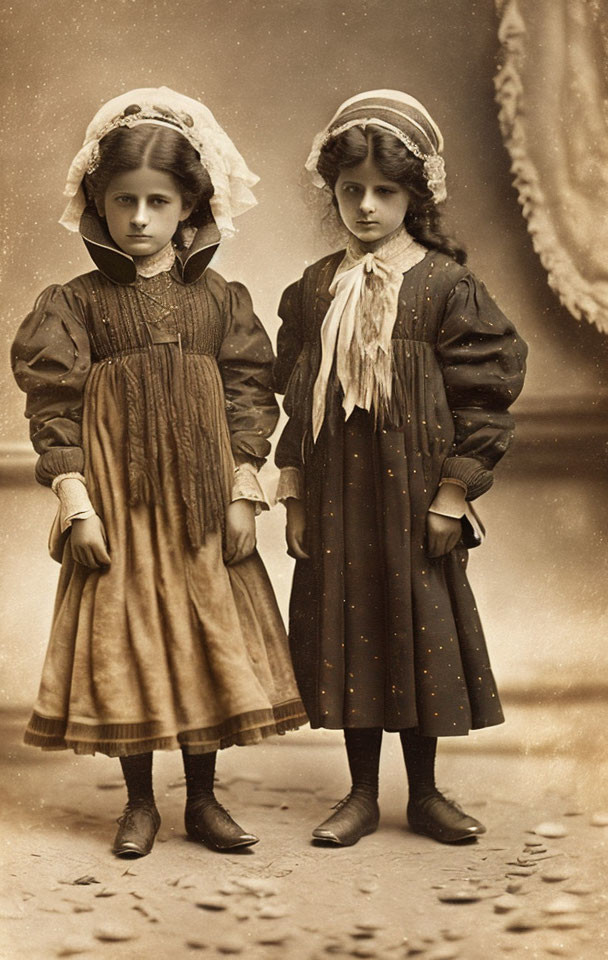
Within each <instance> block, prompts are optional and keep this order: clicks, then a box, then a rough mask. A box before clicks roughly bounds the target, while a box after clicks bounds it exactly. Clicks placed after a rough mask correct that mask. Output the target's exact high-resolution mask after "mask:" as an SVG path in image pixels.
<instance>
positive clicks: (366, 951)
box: [350, 943, 378, 957]
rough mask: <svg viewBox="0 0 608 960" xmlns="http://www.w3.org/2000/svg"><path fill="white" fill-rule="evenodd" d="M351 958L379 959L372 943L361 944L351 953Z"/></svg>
mask: <svg viewBox="0 0 608 960" xmlns="http://www.w3.org/2000/svg"><path fill="white" fill-rule="evenodd" d="M350 955H351V957H377V956H378V951H377V949H376V947H374V946H373V944H371V943H367V944H359V945H358V946H356V947H354V948H353V949H352V950H351V951H350Z"/></svg>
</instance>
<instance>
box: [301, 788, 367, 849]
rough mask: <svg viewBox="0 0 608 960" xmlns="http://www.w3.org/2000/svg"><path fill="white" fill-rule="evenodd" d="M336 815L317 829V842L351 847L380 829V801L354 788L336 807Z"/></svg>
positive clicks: (314, 831) (313, 833)
mask: <svg viewBox="0 0 608 960" xmlns="http://www.w3.org/2000/svg"><path fill="white" fill-rule="evenodd" d="M335 811H336V812H335V813H333V814H332V815H331V817H328V819H327V820H324V821H323V823H321V824H319V826H318V827H316V828H315V829H314V830H313V832H312V835H313V837H314V838H315V840H324V841H325V842H327V843H334V844H337V845H338V846H340V847H351V846H352V845H353V844H354V843H357V841H358V840H360V839H361V837H365V836H367V834H369V833H373V832H374V830H376V829H377V828H378V822H379V820H380V810H379V808H378V801H377V799H376V797H375V796H373V795H372V794H371V793H370V792H368V791H362V790H358V789H357V788H356V787H354V788H353V789H352V790H351V792H350V793H349V794H348V796H347V797H344V799H343V800H340V801H339V803H337V804H336V806H335Z"/></svg>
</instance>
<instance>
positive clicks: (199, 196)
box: [85, 123, 213, 239]
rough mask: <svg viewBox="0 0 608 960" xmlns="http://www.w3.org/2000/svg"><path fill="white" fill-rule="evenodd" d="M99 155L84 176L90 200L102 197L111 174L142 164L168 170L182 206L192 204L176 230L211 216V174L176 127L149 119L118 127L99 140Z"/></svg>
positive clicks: (123, 171)
mask: <svg viewBox="0 0 608 960" xmlns="http://www.w3.org/2000/svg"><path fill="white" fill-rule="evenodd" d="M99 157H100V160H99V164H98V166H97V169H96V170H94V171H93V172H92V173H88V174H87V175H86V177H85V192H86V195H87V199H88V200H89V202H90V201H96V202H97V203H99V202H100V201H101V200H102V199H103V196H104V194H105V192H106V190H107V187H108V184H109V183H110V181H111V179H112V177H115V176H116V175H117V174H119V173H125V172H126V171H127V170H138V169H139V168H140V167H144V166H145V167H149V168H150V169H152V170H161V171H162V172H163V173H168V174H170V175H171V176H172V177H173V178H174V180H175V182H176V185H177V187H178V189H179V192H180V194H181V197H182V202H183V204H184V206H185V207H188V206H191V205H193V206H194V209H193V210H192V213H191V214H190V216H189V217H188V219H187V220H186V221H185V222H184V223H180V224H179V227H178V231H177V233H178V234H179V230H180V227H184V226H186V225H187V226H191V227H200V226H202V225H203V224H204V223H208V222H209V221H210V220H211V219H212V214H211V208H210V206H209V200H210V199H211V197H212V196H213V184H212V183H211V178H210V177H209V174H208V173H207V171H206V170H205V168H204V167H203V166H202V164H201V161H200V157H199V155H198V153H197V152H196V150H195V149H194V147H193V146H192V144H190V143H189V142H188V141H187V140H186V138H185V137H184V136H182V134H181V133H179V131H178V130H172V129H171V128H170V127H164V126H159V125H158V124H152V123H142V124H138V125H137V126H134V127H117V128H116V129H115V130H111V131H110V133H108V134H106V136H105V137H103V139H102V140H101V141H100V143H99ZM178 239H179V238H178Z"/></svg>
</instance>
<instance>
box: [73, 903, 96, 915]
mask: <svg viewBox="0 0 608 960" xmlns="http://www.w3.org/2000/svg"><path fill="white" fill-rule="evenodd" d="M72 912H73V913H93V907H92V906H91V905H90V904H89V903H75V904H74V906H73V907H72Z"/></svg>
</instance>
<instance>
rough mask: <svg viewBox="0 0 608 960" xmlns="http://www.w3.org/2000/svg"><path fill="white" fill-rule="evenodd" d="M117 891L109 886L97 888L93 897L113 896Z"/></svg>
mask: <svg viewBox="0 0 608 960" xmlns="http://www.w3.org/2000/svg"><path fill="white" fill-rule="evenodd" d="M117 893H118V890H112V889H111V887H104V888H103V890H99V891H98V892H97V893H96V894H95V897H115V896H116V894H117Z"/></svg>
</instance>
